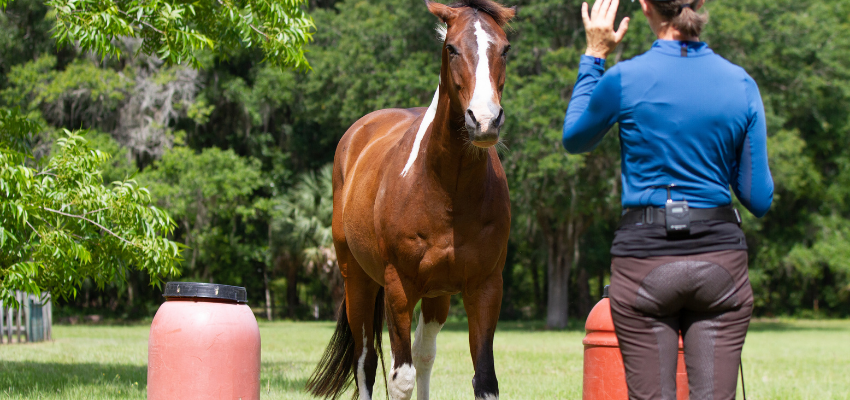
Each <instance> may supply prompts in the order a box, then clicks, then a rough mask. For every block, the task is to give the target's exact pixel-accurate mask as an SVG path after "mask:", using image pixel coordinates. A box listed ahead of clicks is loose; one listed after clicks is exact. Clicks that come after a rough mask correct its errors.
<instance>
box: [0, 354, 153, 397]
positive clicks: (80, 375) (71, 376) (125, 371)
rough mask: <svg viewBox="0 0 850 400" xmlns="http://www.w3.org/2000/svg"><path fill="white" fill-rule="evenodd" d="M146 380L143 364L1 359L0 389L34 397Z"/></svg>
mask: <svg viewBox="0 0 850 400" xmlns="http://www.w3.org/2000/svg"><path fill="white" fill-rule="evenodd" d="M147 380H148V373H147V368H146V367H145V366H143V365H141V366H140V365H122V364H96V363H75V364H65V363H51V362H31V361H3V362H0V390H8V391H10V392H11V393H14V394H16V395H24V397H25V398H35V397H38V394H41V393H57V392H64V391H65V390H66V389H67V388H69V387H72V386H89V385H92V386H101V385H108V384H115V383H118V384H121V385H131V384H133V383H135V382H138V387H144V386H145V385H146V384H147Z"/></svg>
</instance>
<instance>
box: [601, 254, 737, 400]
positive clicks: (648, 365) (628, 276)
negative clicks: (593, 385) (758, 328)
mask: <svg viewBox="0 0 850 400" xmlns="http://www.w3.org/2000/svg"><path fill="white" fill-rule="evenodd" d="M610 298H611V313H612V316H613V318H614V327H615V330H616V333H617V339H618V340H619V342H620V349H621V351H622V353H623V361H624V363H625V367H626V382H627V384H628V387H629V399H631V400H637V399H641V400H643V399H653V400H655V399H662V400H675V399H676V363H677V357H678V341H679V338H678V336H679V332H680V331H681V333H682V338H683V341H684V349H685V364H686V366H687V371H688V386H689V389H690V399H691V400H707V399H708V400H710V399H714V400H725V399H734V398H735V387H736V384H737V378H738V364H739V363H740V361H741V348H742V347H743V346H744V338H745V337H746V335H747V327H748V326H749V323H750V316H751V314H752V309H753V291H752V288H751V287H750V281H749V278H748V276H747V252H746V251H744V250H726V251H717V252H711V253H703V254H694V255H687V256H659V257H649V258H633V257H614V258H613V260H612V266H611V287H610Z"/></svg>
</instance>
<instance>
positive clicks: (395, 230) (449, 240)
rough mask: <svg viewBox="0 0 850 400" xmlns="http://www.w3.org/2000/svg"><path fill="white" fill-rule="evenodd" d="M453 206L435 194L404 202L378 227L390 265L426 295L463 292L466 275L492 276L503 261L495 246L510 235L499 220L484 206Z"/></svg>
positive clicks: (448, 200) (398, 204)
mask: <svg viewBox="0 0 850 400" xmlns="http://www.w3.org/2000/svg"><path fill="white" fill-rule="evenodd" d="M453 204H456V203H454V202H452V201H451V199H447V198H443V197H441V196H439V195H435V194H434V193H431V194H430V195H429V196H427V197H426V196H423V197H422V198H420V199H417V201H410V200H404V201H400V202H398V203H396V204H395V206H396V207H395V208H394V210H395V211H392V212H388V213H386V214H384V215H386V216H387V218H385V219H384V220H383V221H382V222H381V223H380V224H379V225H380V226H381V227H382V229H380V231H381V232H380V234H379V237H380V238H381V239H380V240H381V241H382V246H381V247H382V251H383V254H384V257H385V259H386V260H387V262H388V264H390V265H392V266H393V267H394V268H396V269H397V270H398V271H399V273H400V274H401V275H404V276H406V277H408V278H409V279H411V280H413V281H415V282H416V283H417V286H418V287H419V288H420V290H422V292H423V295H426V296H427V295H440V294H445V293H456V292H458V291H460V290H461V288H462V286H463V283H464V281H465V279H466V278H467V277H468V276H470V275H479V274H482V273H484V274H486V273H488V272H489V271H491V270H492V269H494V268H495V267H496V265H497V261H498V259H499V255H500V251H499V249H498V247H499V246H493V244H494V243H498V242H501V241H502V240H501V238H499V237H497V236H499V234H498V233H499V232H500V231H503V230H506V229H501V230H500V229H498V225H499V222H500V220H501V219H499V218H495V217H491V216H490V213H487V212H486V208H484V207H485V206H486V205H479V206H478V207H470V208H466V209H463V208H460V207H457V206H456V205H453ZM502 219H505V221H508V222H507V223H509V219H508V218H507V217H506V218H502ZM506 226H507V225H506Z"/></svg>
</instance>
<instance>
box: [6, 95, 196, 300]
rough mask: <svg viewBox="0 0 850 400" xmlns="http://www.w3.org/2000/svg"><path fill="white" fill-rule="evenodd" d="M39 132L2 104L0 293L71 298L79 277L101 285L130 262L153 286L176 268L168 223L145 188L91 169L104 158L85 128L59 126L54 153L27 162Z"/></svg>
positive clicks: (177, 258) (9, 297) (8, 297)
mask: <svg viewBox="0 0 850 400" xmlns="http://www.w3.org/2000/svg"><path fill="white" fill-rule="evenodd" d="M37 131H38V126H36V125H35V124H33V123H32V122H31V121H29V120H27V119H26V118H25V117H24V116H23V115H22V114H20V112H19V111H18V110H17V109H12V110H8V109H2V110H0V139H2V140H0V142H2V148H0V265H2V267H0V299H2V300H3V301H4V302H9V301H13V300H12V291H13V290H26V291H28V292H30V293H40V292H41V291H42V290H49V291H50V292H51V293H53V295H54V296H63V297H66V296H73V295H75V294H76V290H77V288H78V287H79V286H80V285H81V284H82V282H83V281H84V280H85V279H92V280H93V281H94V282H95V283H96V284H97V285H99V286H102V285H104V284H105V283H108V282H110V281H112V280H113V279H115V278H116V276H123V274H124V272H125V271H126V270H127V269H131V268H135V269H140V270H144V271H146V272H148V273H149V274H150V276H151V284H158V283H159V282H160V279H162V278H163V277H166V276H170V275H174V274H177V273H178V272H179V262H180V256H179V246H178V245H177V244H176V243H174V242H172V241H170V240H168V239H166V238H164V236H165V235H167V234H169V233H171V232H172V230H173V229H174V223H173V222H172V221H171V219H170V218H169V217H168V215H167V214H166V213H165V212H163V211H162V210H160V209H158V208H156V207H153V206H151V204H150V203H151V198H150V193H149V192H148V191H147V190H146V189H143V188H139V187H138V185H137V184H136V182H135V181H133V180H125V181H117V182H113V183H112V184H111V187H107V186H103V184H102V183H103V182H102V178H101V174H100V172H98V170H97V168H98V167H99V166H100V165H101V164H102V163H104V162H106V161H107V160H108V158H109V156H108V155H107V154H105V153H103V152H101V151H100V150H95V149H90V148H89V147H88V145H87V143H86V140H85V138H84V137H83V134H84V132H83V133H82V134H78V133H71V132H68V131H65V135H64V137H63V138H61V139H59V140H57V144H58V151H57V152H56V154H54V156H53V157H51V158H50V159H49V160H47V161H46V162H45V163H43V166H42V167H33V166H30V165H29V164H34V162H32V161H31V160H32V155H31V153H30V147H29V142H30V141H31V139H32V136H31V133H32V132H37Z"/></svg>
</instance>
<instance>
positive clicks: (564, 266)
mask: <svg viewBox="0 0 850 400" xmlns="http://www.w3.org/2000/svg"><path fill="white" fill-rule="evenodd" d="M558 236H559V235H558ZM547 241H548V242H549V255H548V257H547V258H548V262H547V275H548V278H549V279H548V281H549V285H548V289H549V290H548V293H547V298H546V326H547V327H549V328H550V329H563V328H566V327H567V323H568V322H569V305H570V300H569V283H570V269H571V267H572V265H571V264H572V263H571V262H570V261H572V260H571V258H572V257H569V256H568V254H569V253H571V251H569V250H570V249H568V248H567V247H568V244H567V243H563V242H561V241H559V240H556V238H547Z"/></svg>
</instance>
